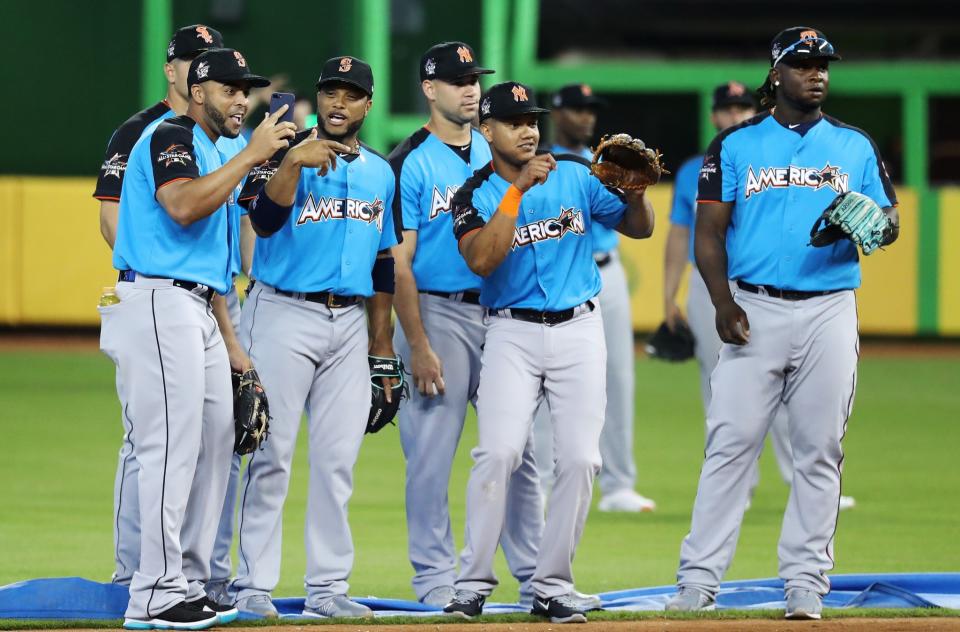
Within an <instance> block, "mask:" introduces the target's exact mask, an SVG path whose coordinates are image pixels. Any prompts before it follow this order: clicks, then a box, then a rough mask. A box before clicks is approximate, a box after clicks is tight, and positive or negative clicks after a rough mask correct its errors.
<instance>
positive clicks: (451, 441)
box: [394, 293, 543, 600]
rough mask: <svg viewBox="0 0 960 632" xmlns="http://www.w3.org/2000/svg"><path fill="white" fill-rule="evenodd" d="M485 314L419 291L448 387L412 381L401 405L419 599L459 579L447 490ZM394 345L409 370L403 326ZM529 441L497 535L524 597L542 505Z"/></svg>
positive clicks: (474, 381) (475, 378) (475, 380)
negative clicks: (423, 387)
mask: <svg viewBox="0 0 960 632" xmlns="http://www.w3.org/2000/svg"><path fill="white" fill-rule="evenodd" d="M484 312H485V309H484V308H483V307H481V306H479V305H472V304H469V303H463V302H460V301H459V300H455V298H444V297H440V296H433V295H430V294H425V293H421V294H420V317H421V320H422V321H423V326H424V329H425V330H426V331H427V335H428V337H429V338H430V346H431V347H432V348H433V350H434V352H435V353H436V354H437V356H439V358H440V361H441V363H442V366H443V378H444V384H445V385H446V392H445V394H443V395H440V396H435V397H426V396H423V395H420V393H419V392H418V391H417V389H416V388H415V386H414V387H412V388H411V389H410V399H409V400H408V401H406V402H404V404H403V406H401V407H400V442H401V445H402V446H403V453H404V456H405V457H406V460H407V470H406V510H407V538H408V549H409V555H410V563H411V564H412V565H413V570H414V576H413V581H412V585H413V590H414V592H415V593H416V595H417V599H423V597H424V596H425V595H426V594H427V593H429V592H430V591H431V590H433V589H434V588H437V587H440V586H452V585H453V584H454V580H455V578H456V563H457V559H456V550H455V548H454V543H453V534H452V530H451V526H450V510H449V506H448V494H447V492H448V488H449V486H450V471H451V469H452V467H453V457H454V455H455V454H456V451H457V445H458V444H459V443H460V436H461V434H462V433H463V424H464V418H465V416H466V412H467V404H468V403H470V402H472V403H473V404H474V407H476V405H477V388H478V385H479V382H480V355H481V353H482V350H483V345H484V338H485V336H486V330H487V326H486V324H485V323H484ZM394 348H395V349H396V351H397V353H398V354H400V357H401V358H403V360H404V363H405V364H406V365H407V366H408V367H409V366H410V345H409V343H408V342H407V339H406V336H405V335H404V333H403V329H402V327H400V326H398V327H397V328H396V332H395V334H394ZM532 444H533V441H532V437H529V438H528V440H527V442H526V444H525V445H524V446H523V451H522V456H521V460H520V466H519V467H518V468H517V469H516V471H515V472H513V474H512V475H511V477H510V486H509V491H508V493H507V499H506V502H507V510H506V515H505V518H504V520H505V521H504V525H503V533H502V534H501V536H500V544H501V546H503V552H504V556H505V557H506V559H507V565H508V566H509V567H510V572H511V573H512V574H513V576H514V577H516V578H517V581H518V582H520V595H521V600H523V599H524V597H525V596H526V595H530V596H531V597H532V588H531V587H530V581H531V580H532V579H533V573H534V571H535V569H536V561H537V549H538V548H539V545H540V538H541V536H542V534H543V506H542V502H541V497H540V484H539V481H538V479H537V466H536V463H535V462H534V456H533V445H532Z"/></svg>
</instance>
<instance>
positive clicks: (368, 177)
mask: <svg viewBox="0 0 960 632" xmlns="http://www.w3.org/2000/svg"><path fill="white" fill-rule="evenodd" d="M310 131H311V130H302V131H300V132H298V133H297V136H296V137H295V138H294V139H293V140H292V141H291V142H290V146H291V147H292V146H295V145H297V144H298V143H299V142H300V141H302V140H303V139H304V138H306V137H307V136H309V135H310ZM287 151H288V150H287V149H283V150H281V151H279V152H277V153H276V154H275V155H274V156H273V158H271V159H270V160H267V161H265V162H264V163H262V164H260V165H257V166H256V167H254V168H253V169H252V170H251V171H250V173H249V174H248V175H247V181H246V184H245V185H244V187H243V192H242V193H241V195H240V203H241V204H242V205H244V206H247V207H248V208H253V205H255V204H256V198H257V196H258V195H259V194H260V192H261V189H263V186H264V185H265V184H266V183H267V181H268V180H269V179H270V178H271V177H272V176H273V174H274V173H276V171H277V169H278V168H279V166H280V162H281V161H282V160H283V156H284V155H285V154H286V152H287ZM395 182H396V181H395V179H394V175H393V170H392V169H391V168H390V164H389V163H388V162H387V159H386V158H384V157H383V156H381V155H380V154H378V153H377V152H375V151H374V150H372V149H370V148H369V147H367V146H366V145H363V144H361V146H360V153H359V154H355V155H352V156H339V157H338V158H337V168H336V169H331V170H330V171H329V172H328V173H327V175H326V176H319V175H317V170H316V169H314V168H307V167H304V168H303V169H301V171H300V181H299V182H298V183H297V193H296V197H295V199H294V202H293V210H292V212H291V213H290V217H289V218H288V219H287V221H286V222H285V223H284V225H283V227H281V228H280V230H278V231H277V232H276V233H274V234H273V235H271V236H270V237H266V238H264V237H257V242H256V246H255V247H254V251H253V277H254V278H256V279H257V280H259V281H263V282H264V283H266V284H267V285H272V286H273V287H275V288H277V289H280V290H284V291H287V292H331V293H333V294H340V295H343V296H373V279H372V277H371V270H372V269H373V263H374V260H375V259H376V257H377V252H379V251H380V250H386V249H388V248H390V247H391V246H395V245H396V244H398V243H400V232H399V228H400V220H399V218H397V217H395V215H394V211H393V208H394V205H393V196H394V189H395Z"/></svg>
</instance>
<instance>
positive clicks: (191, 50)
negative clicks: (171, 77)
mask: <svg viewBox="0 0 960 632" xmlns="http://www.w3.org/2000/svg"><path fill="white" fill-rule="evenodd" d="M211 48H223V36H222V35H220V31H218V30H217V29H215V28H212V27H210V26H204V25H203V24H191V25H190V26H184V27H183V28H179V29H177V32H176V33H174V34H173V37H172V38H170V43H169V44H167V61H168V62H171V61H173V60H174V59H177V58H185V59H192V58H194V57H196V56H197V55H198V54H199V53H202V52H203V51H205V50H210V49H211Z"/></svg>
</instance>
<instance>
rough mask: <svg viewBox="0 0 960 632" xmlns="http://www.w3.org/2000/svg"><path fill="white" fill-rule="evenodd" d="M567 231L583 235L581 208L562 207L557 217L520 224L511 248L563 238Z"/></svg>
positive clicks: (514, 234)
mask: <svg viewBox="0 0 960 632" xmlns="http://www.w3.org/2000/svg"><path fill="white" fill-rule="evenodd" d="M567 233H572V234H574V235H583V233H584V226H583V212H582V211H581V210H580V209H576V208H573V207H571V208H563V207H561V208H560V214H559V215H557V216H556V217H549V218H547V219H541V220H539V221H536V222H532V223H530V224H524V225H523V226H518V227H517V228H516V229H515V230H514V232H513V245H512V246H511V248H512V249H513V250H516V249H517V248H520V247H521V246H529V245H530V244H534V243H537V242H538V241H546V240H548V239H563V236H564V235H566V234H567Z"/></svg>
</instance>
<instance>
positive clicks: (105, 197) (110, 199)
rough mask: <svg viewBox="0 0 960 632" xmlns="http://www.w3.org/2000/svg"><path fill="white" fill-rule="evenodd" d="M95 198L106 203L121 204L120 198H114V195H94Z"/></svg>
mask: <svg viewBox="0 0 960 632" xmlns="http://www.w3.org/2000/svg"><path fill="white" fill-rule="evenodd" d="M93 197H94V198H96V199H98V200H102V201H104V202H119V201H120V198H118V197H113V196H112V195H94V196H93Z"/></svg>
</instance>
